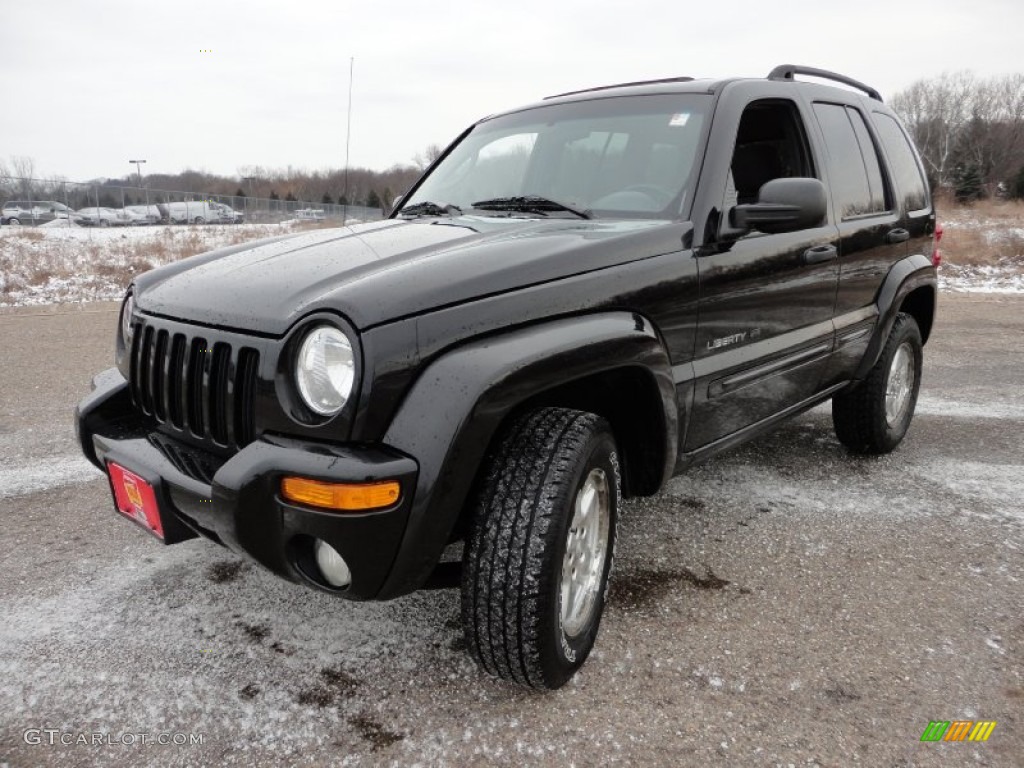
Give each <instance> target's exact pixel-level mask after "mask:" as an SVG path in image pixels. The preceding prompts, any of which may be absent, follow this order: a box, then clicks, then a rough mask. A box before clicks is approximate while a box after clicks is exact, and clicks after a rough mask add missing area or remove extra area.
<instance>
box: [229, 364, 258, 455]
mask: <svg viewBox="0 0 1024 768" xmlns="http://www.w3.org/2000/svg"><path fill="white" fill-rule="evenodd" d="M259 360H260V354H259V352H257V351H256V350H255V349H249V348H248V347H243V348H242V349H241V350H240V351H239V353H238V364H237V365H236V366H235V441H236V442H237V443H238V444H239V445H248V444H249V443H251V442H252V441H253V438H254V437H255V434H254V433H255V424H254V423H253V418H254V412H255V410H256V409H255V402H254V397H255V396H256V372H257V369H258V368H259Z"/></svg>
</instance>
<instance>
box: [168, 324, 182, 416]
mask: <svg viewBox="0 0 1024 768" xmlns="http://www.w3.org/2000/svg"><path fill="white" fill-rule="evenodd" d="M184 381H185V337H184V335H182V334H180V333H176V334H174V342H173V343H172V344H171V355H170V357H169V358H168V363H167V419H168V420H169V421H170V422H171V425H172V426H173V427H174V428H175V429H184V428H185V416H184V409H183V408H182V397H181V396H182V385H183V383H184Z"/></svg>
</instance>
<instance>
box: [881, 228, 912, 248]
mask: <svg viewBox="0 0 1024 768" xmlns="http://www.w3.org/2000/svg"><path fill="white" fill-rule="evenodd" d="M909 239H910V233H909V232H907V230H905V229H890V230H889V234H887V235H886V236H885V241H886V242H887V243H889V244H890V245H895V244H896V243H905V242H907V240H909Z"/></svg>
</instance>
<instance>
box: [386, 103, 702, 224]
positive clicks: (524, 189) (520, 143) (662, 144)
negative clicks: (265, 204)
mask: <svg viewBox="0 0 1024 768" xmlns="http://www.w3.org/2000/svg"><path fill="white" fill-rule="evenodd" d="M709 104H710V99H709V97H707V96H705V95H701V94H662V95H656V96H622V97H615V98H603V99H593V100H588V101H579V102H571V103H567V104H553V105H550V106H541V107H536V108H533V109H528V110H524V111H522V112H516V113H513V114H509V115H502V116H499V117H496V118H493V119H490V120H485V121H483V122H482V123H480V124H478V125H477V126H475V127H474V128H473V130H472V131H471V132H470V133H469V134H468V135H467V136H466V137H465V138H464V139H463V140H462V141H461V142H460V143H459V144H458V146H456V147H455V148H454V149H453V150H452V151H451V153H450V154H449V155H448V156H447V157H445V158H444V160H442V161H441V163H440V164H439V165H438V166H437V167H436V168H435V169H434V170H433V172H432V173H431V174H430V176H429V177H427V178H426V179H425V180H424V181H423V183H422V184H421V185H420V187H419V188H418V189H417V190H416V191H415V192H414V193H413V194H412V195H411V196H410V197H409V198H408V199H406V200H405V201H403V204H402V209H401V210H400V211H399V215H403V214H406V215H452V214H453V213H455V212H457V211H461V212H463V213H466V212H470V210H471V209H475V210H473V211H472V212H473V213H475V214H484V215H501V216H517V215H518V216H538V217H549V216H559V217H561V216H566V217H578V216H580V215H581V213H584V212H585V213H586V214H587V217H588V218H589V217H594V218H614V217H627V218H676V217H677V216H678V215H679V213H680V210H681V209H682V207H683V204H684V203H685V202H687V195H688V193H689V191H690V187H689V185H690V184H691V183H692V175H693V170H694V165H695V160H696V158H697V156H698V146H699V144H700V140H701V136H702V128H703V126H704V122H705V119H704V118H705V112H706V109H707V108H708V105H709ZM538 201H540V202H538ZM428 204H429V205H428ZM414 206H419V208H416V209H414V208H413V207H414Z"/></svg>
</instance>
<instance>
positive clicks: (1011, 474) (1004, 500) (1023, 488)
mask: <svg viewBox="0 0 1024 768" xmlns="http://www.w3.org/2000/svg"><path fill="white" fill-rule="evenodd" d="M913 471H914V473H915V474H917V475H918V476H919V477H922V478H923V479H925V480H926V481H927V482H929V483H931V484H934V485H937V486H940V487H944V488H946V489H947V490H949V491H952V492H953V493H955V494H957V495H959V496H963V497H965V498H967V499H970V500H971V501H975V502H976V501H981V502H986V503H987V505H988V508H987V509H986V510H984V511H983V512H981V513H977V514H982V515H989V514H994V515H1002V516H1004V517H1011V518H1015V519H1017V520H1022V521H1024V467H1021V465H1019V464H985V463H982V462H978V461H967V460H964V459H939V460H936V461H933V462H930V463H929V464H927V465H924V466H918V467H915V468H914V469H913Z"/></svg>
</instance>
